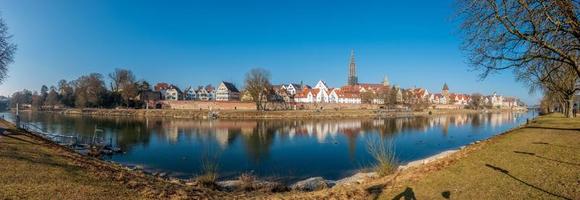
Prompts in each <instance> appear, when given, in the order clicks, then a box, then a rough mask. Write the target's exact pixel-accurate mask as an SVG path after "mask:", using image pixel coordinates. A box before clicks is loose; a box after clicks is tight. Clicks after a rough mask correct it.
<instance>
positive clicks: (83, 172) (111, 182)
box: [0, 121, 227, 199]
mask: <svg viewBox="0 0 580 200" xmlns="http://www.w3.org/2000/svg"><path fill="white" fill-rule="evenodd" d="M0 128H1V129H2V130H3V131H2V132H3V133H2V134H0V172H1V173H0V188H2V189H0V199H170V198H176V199H180V198H214V199H221V198H224V197H227V194H224V193H220V192H216V191H212V190H209V189H205V188H202V187H196V186H186V185H183V184H178V183H171V182H169V181H165V180H161V179H159V178H155V177H152V176H148V175H145V174H143V173H140V172H135V171H133V172H132V171H128V170H126V169H124V168H122V167H120V166H116V165H113V164H110V163H106V162H103V161H100V160H97V159H91V158H87V157H83V156H80V155H78V154H76V153H73V152H69V151H68V150H66V149H63V148H61V147H58V146H56V145H53V144H51V143H49V142H47V141H44V140H42V139H39V138H35V137H34V136H30V135H28V134H27V133H24V132H21V131H17V130H14V127H13V126H12V125H11V124H8V123H6V122H4V121H0Z"/></svg>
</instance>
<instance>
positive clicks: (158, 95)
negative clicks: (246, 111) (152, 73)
mask: <svg viewBox="0 0 580 200" xmlns="http://www.w3.org/2000/svg"><path fill="white" fill-rule="evenodd" d="M146 94H148V95H149V96H148V97H146V98H145V99H148V100H168V101H178V100H197V101H239V100H240V91H239V90H238V88H237V87H236V86H235V85H234V84H232V83H230V82H225V81H222V82H221V83H220V84H219V86H218V87H217V89H216V88H214V87H213V86H211V85H207V86H199V87H191V86H190V87H188V88H186V89H185V90H181V89H180V88H179V87H177V86H175V85H172V84H168V83H158V84H157V85H155V87H154V91H150V92H148V93H146Z"/></svg>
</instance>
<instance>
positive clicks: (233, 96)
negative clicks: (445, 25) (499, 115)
mask: <svg viewBox="0 0 580 200" xmlns="http://www.w3.org/2000/svg"><path fill="white" fill-rule="evenodd" d="M387 93H388V94H387ZM145 95H148V96H147V97H144V98H145V99H149V100H169V101H177V100H193V101H251V97H250V96H249V95H248V94H244V92H242V91H240V90H239V89H238V88H237V87H236V86H235V85H234V84H232V83H230V82H226V81H222V82H221V83H220V84H219V86H218V87H217V88H214V87H213V86H211V85H207V86H199V87H188V88H186V89H185V90H181V89H180V88H179V87H177V86H175V85H172V84H167V83H158V84H157V85H155V87H154V91H152V92H149V93H145ZM385 95H392V97H390V98H391V99H393V98H394V101H396V102H397V103H404V104H419V103H427V104H433V105H457V106H467V105H469V104H470V103H471V102H472V101H473V100H474V99H473V97H472V96H471V95H468V94H459V93H450V92H449V87H448V85H447V84H444V85H443V88H442V90H441V92H440V93H430V92H429V91H428V90H427V89H424V88H411V89H401V88H399V87H397V86H395V87H391V86H390V85H389V82H388V80H387V79H386V78H385V79H384V80H383V82H382V83H379V84H375V83H360V84H359V83H357V84H356V85H347V86H342V87H336V88H333V87H329V86H328V85H327V84H326V82H325V81H323V80H320V81H318V82H317V83H316V85H315V86H314V87H311V86H309V85H306V84H303V83H300V84H296V83H290V84H280V85H273V86H272V88H271V94H270V95H269V96H268V97H267V98H268V100H269V101H283V102H288V103H338V104H362V103H371V104H384V103H385V99H386V98H387V97H386V96H385ZM480 98H481V99H480V102H481V104H483V105H489V106H493V107H517V106H520V102H519V100H518V99H517V98H514V97H503V96H501V95H497V94H496V93H493V94H492V95H488V96H481V97H480Z"/></svg>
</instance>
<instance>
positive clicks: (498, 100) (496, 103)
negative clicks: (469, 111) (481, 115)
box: [485, 92, 503, 108]
mask: <svg viewBox="0 0 580 200" xmlns="http://www.w3.org/2000/svg"><path fill="white" fill-rule="evenodd" d="M485 104H486V105H490V106H492V107H494V108H501V107H502V105H503V97H502V96H500V95H497V93H495V92H494V93H493V94H492V95H490V96H487V98H486V102H485Z"/></svg>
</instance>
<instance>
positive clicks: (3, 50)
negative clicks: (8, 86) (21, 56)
mask: <svg viewBox="0 0 580 200" xmlns="http://www.w3.org/2000/svg"><path fill="white" fill-rule="evenodd" d="M11 38H12V35H10V34H9V33H8V26H7V25H6V23H5V22H4V19H3V18H1V17H0V83H2V81H4V79H6V76H7V75H8V65H9V64H11V63H12V62H14V53H15V52H16V48H17V47H16V44H14V43H12V42H11V41H10V40H11Z"/></svg>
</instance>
